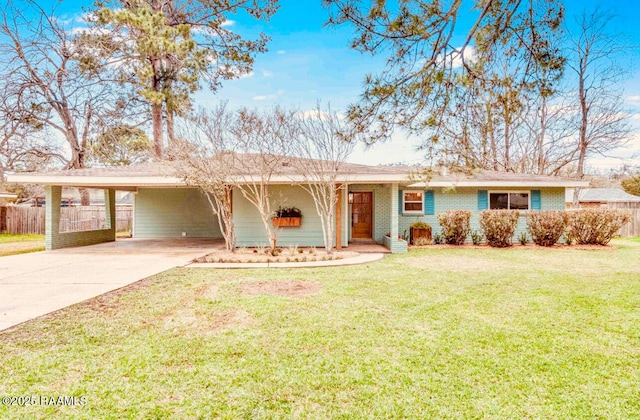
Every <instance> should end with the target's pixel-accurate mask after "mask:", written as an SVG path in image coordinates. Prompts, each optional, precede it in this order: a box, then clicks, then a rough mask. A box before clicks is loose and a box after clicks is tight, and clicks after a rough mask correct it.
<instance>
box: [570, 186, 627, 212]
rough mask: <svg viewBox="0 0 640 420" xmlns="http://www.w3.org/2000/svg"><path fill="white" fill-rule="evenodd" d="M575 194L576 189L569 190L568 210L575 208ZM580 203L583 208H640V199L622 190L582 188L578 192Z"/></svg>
mask: <svg viewBox="0 0 640 420" xmlns="http://www.w3.org/2000/svg"><path fill="white" fill-rule="evenodd" d="M573 194H574V189H573V188H567V191H566V197H565V202H566V203H567V208H568V209H570V208H572V207H573ZM578 202H579V204H580V207H581V208H593V207H605V208H619V209H638V208H640V197H638V196H637V195H632V194H629V193H628V192H626V191H625V190H623V189H622V188H581V189H580V190H579V192H578Z"/></svg>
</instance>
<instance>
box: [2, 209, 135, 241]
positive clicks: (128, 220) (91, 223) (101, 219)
mask: <svg viewBox="0 0 640 420" xmlns="http://www.w3.org/2000/svg"><path fill="white" fill-rule="evenodd" d="M105 215H106V213H105V209H104V207H102V206H85V207H62V208H60V232H80V231H84V230H96V229H104V228H105V227H106V216H105ZM2 216H4V221H5V222H4V223H0V225H2V226H4V231H5V232H6V233H14V234H28V233H31V234H39V235H44V232H45V208H44V207H22V206H9V207H4V208H3V210H2V211H1V212H0V217H2ZM132 220H133V208H132V207H116V231H117V232H128V231H130V230H131V227H132Z"/></svg>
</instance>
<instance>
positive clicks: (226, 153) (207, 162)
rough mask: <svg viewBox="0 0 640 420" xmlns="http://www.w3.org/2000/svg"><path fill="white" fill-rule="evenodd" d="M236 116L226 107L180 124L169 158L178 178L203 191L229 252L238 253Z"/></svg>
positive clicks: (221, 105) (221, 106) (214, 109)
mask: <svg viewBox="0 0 640 420" xmlns="http://www.w3.org/2000/svg"><path fill="white" fill-rule="evenodd" d="M233 123H234V115H233V113H232V112H231V111H229V110H228V109H227V105H226V103H223V104H220V105H219V106H217V107H216V108H213V109H211V110H201V111H200V112H199V113H198V114H197V115H195V116H193V118H190V119H184V120H182V124H179V128H178V133H179V134H180V135H179V137H178V142H177V144H176V145H175V146H176V147H174V148H173V149H172V150H171V151H169V153H168V154H170V156H171V159H170V162H171V165H172V167H173V168H174V169H175V171H176V174H177V175H178V176H179V177H181V178H183V179H184V180H185V182H186V183H187V185H191V186H194V187H198V188H200V190H201V191H202V192H203V193H204V194H205V196H206V197H207V201H208V202H209V205H210V206H211V211H212V212H213V214H214V215H215V216H216V219H217V220H218V226H219V228H220V232H221V233H222V236H223V238H224V241H225V246H226V249H227V251H231V252H234V251H235V250H236V231H235V225H234V221H233V208H232V192H233V183H234V178H233V176H234V174H235V170H234V167H233V166H232V165H231V164H232V162H233V160H234V159H233V157H232V156H233V155H232V154H233V153H234V152H233V149H234V145H233V142H232V137H231V135H230V128H231V126H232V124H233Z"/></svg>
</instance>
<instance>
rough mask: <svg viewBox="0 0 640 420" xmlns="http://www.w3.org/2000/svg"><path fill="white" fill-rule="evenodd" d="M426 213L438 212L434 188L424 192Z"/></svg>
mask: <svg viewBox="0 0 640 420" xmlns="http://www.w3.org/2000/svg"><path fill="white" fill-rule="evenodd" d="M424 214H426V215H433V214H436V205H435V194H434V193H433V190H428V191H425V192H424Z"/></svg>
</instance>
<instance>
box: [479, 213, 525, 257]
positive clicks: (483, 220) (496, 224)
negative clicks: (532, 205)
mask: <svg viewBox="0 0 640 420" xmlns="http://www.w3.org/2000/svg"><path fill="white" fill-rule="evenodd" d="M519 216H520V213H519V212H518V210H485V211H483V212H480V227H481V228H482V232H483V233H484V237H485V238H487V243H489V245H491V246H493V247H497V248H504V247H507V246H511V239H512V238H513V233H514V232H515V230H516V226H518V217H519Z"/></svg>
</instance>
